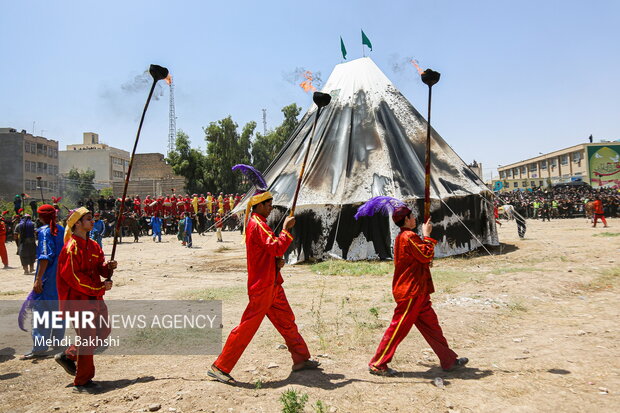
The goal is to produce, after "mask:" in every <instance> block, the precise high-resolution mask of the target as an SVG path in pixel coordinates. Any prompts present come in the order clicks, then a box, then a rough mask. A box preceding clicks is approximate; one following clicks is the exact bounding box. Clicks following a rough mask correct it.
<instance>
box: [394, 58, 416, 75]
mask: <svg viewBox="0 0 620 413" xmlns="http://www.w3.org/2000/svg"><path fill="white" fill-rule="evenodd" d="M412 60H416V59H415V58H414V57H411V56H409V57H400V55H399V54H398V53H393V54H391V55H390V57H389V59H388V62H389V64H390V68H391V69H392V72H394V73H395V74H397V75H400V74H407V73H408V72H412V73H415V72H416V69H415V67H414V66H413V65H412V64H411V61H412Z"/></svg>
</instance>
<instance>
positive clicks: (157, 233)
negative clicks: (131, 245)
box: [151, 212, 162, 242]
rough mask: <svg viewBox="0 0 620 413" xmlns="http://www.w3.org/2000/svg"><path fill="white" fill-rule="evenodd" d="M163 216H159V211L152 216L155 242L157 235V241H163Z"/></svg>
mask: <svg viewBox="0 0 620 413" xmlns="http://www.w3.org/2000/svg"><path fill="white" fill-rule="evenodd" d="M161 225H162V222H161V218H160V217H159V212H156V213H155V216H153V217H152V218H151V229H152V230H153V242H155V237H157V242H161Z"/></svg>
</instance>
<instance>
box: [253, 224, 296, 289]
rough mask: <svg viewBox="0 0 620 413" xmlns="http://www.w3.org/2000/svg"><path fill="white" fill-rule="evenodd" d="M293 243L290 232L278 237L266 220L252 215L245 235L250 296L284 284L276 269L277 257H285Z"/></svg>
mask: <svg viewBox="0 0 620 413" xmlns="http://www.w3.org/2000/svg"><path fill="white" fill-rule="evenodd" d="M292 241H293V236H292V235H291V233H290V232H288V231H287V230H285V229H283V230H282V231H281V232H280V236H279V237H276V236H275V234H274V233H273V231H272V230H271V228H269V225H267V221H266V219H265V218H264V217H263V216H262V215H259V214H255V213H252V215H251V216H250V219H249V220H248V225H247V227H246V234H245V247H246V251H247V256H248V295H252V294H256V293H258V292H260V291H262V290H263V289H265V288H268V287H271V286H273V285H276V284H282V283H283V282H284V280H283V279H282V276H281V275H280V271H279V270H277V269H276V257H280V256H282V255H284V253H285V252H286V250H287V249H288V247H289V245H291V242H292Z"/></svg>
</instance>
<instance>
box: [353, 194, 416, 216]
mask: <svg viewBox="0 0 620 413" xmlns="http://www.w3.org/2000/svg"><path fill="white" fill-rule="evenodd" d="M401 206H405V203H404V202H403V201H401V200H400V199H396V198H392V197H391V196H375V197H373V198H370V199H369V200H368V201H366V203H365V204H363V205H362V206H360V207H359V208H358V209H357V214H355V219H360V217H371V216H373V215H375V214H376V213H378V212H380V213H382V214H384V215H389V214H391V213H392V212H394V210H395V209H396V208H398V207H401Z"/></svg>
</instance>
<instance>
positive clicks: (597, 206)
mask: <svg viewBox="0 0 620 413" xmlns="http://www.w3.org/2000/svg"><path fill="white" fill-rule="evenodd" d="M593 206H594V224H593V225H592V228H596V223H597V222H598V220H599V219H600V220H601V221H603V227H604V228H607V221H606V220H605V210H604V209H603V201H601V197H599V196H597V197H596V198H595V201H594V205H593Z"/></svg>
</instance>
